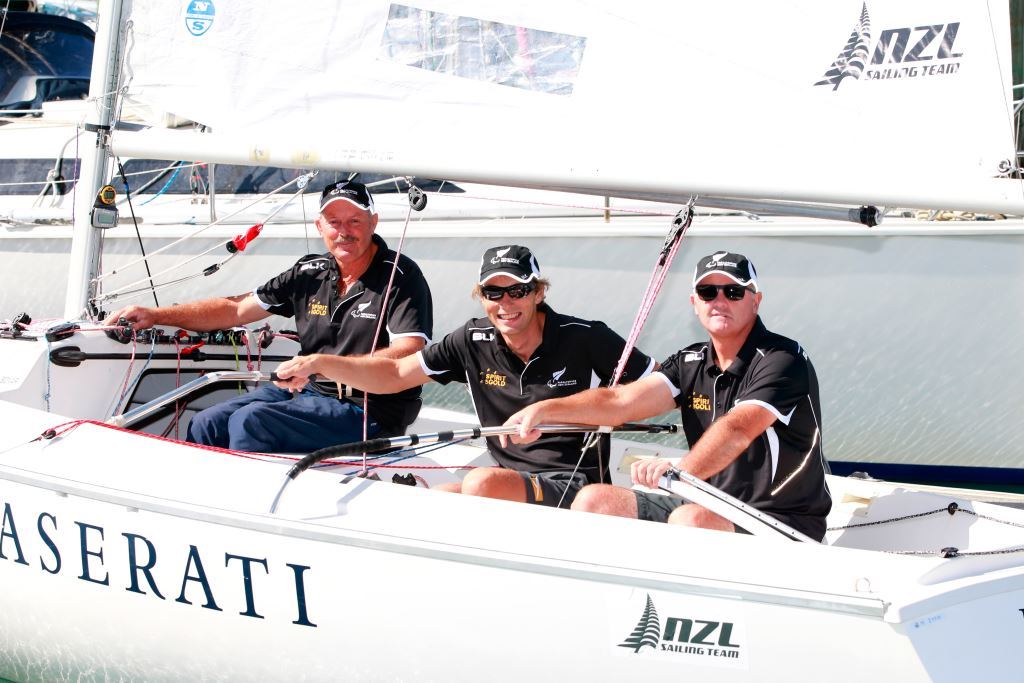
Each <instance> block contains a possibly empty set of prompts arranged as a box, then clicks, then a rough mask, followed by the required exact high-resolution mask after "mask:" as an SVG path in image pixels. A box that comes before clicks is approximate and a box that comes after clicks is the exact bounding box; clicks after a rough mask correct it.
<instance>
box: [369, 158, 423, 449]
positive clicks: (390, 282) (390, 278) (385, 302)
mask: <svg viewBox="0 0 1024 683" xmlns="http://www.w3.org/2000/svg"><path fill="white" fill-rule="evenodd" d="M406 182H408V183H409V208H408V210H407V211H406V214H405V224H404V225H403V226H402V234H401V236H400V237H399V238H398V247H397V248H396V249H395V261H394V263H392V264H391V274H390V275H389V276H388V285H387V287H385V288H384V297H383V299H382V300H381V303H380V316H378V318H377V329H376V330H374V332H373V342H372V343H371V344H370V357H371V358H372V357H373V354H374V352H375V351H376V350H377V340H378V339H379V338H380V329H381V327H382V326H383V324H384V316H385V315H387V307H388V301H389V299H390V298H391V286H392V285H393V284H394V282H395V273H396V272H397V271H398V260H399V259H400V258H401V257H402V247H403V246H404V245H405V235H406V233H407V232H408V230H409V222H410V220H411V219H412V212H413V209H414V203H413V201H412V197H413V189H414V188H415V186H414V185H413V184H412V178H408V179H407V180H406ZM415 189H418V188H415ZM420 208H421V209H422V208H423V207H422V206H421V207H420ZM369 402H370V394H369V392H366V391H364V392H363V441H366V440H367V439H368V438H369V436H368V435H367V430H368V429H369V417H368V415H369V412H368V408H369ZM365 464H366V452H365V451H364V452H363V465H364V466H365Z"/></svg>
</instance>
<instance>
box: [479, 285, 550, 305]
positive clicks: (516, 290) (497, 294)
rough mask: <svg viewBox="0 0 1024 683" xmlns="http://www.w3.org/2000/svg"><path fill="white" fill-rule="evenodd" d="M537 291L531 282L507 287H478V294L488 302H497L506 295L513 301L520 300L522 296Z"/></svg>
mask: <svg viewBox="0 0 1024 683" xmlns="http://www.w3.org/2000/svg"><path fill="white" fill-rule="evenodd" d="M535 289H537V285H536V284H535V283H533V282H525V283H523V284H519V285H509V286H508V287H497V286H495V285H484V286H482V287H480V293H481V294H483V295H484V298H485V299H487V300H488V301H499V300H500V299H501V297H503V296H505V295H506V294H508V295H509V296H510V297H512V298H513V299H522V298H523V297H524V296H526V295H527V294H529V293H530V292H532V291H533V290H535Z"/></svg>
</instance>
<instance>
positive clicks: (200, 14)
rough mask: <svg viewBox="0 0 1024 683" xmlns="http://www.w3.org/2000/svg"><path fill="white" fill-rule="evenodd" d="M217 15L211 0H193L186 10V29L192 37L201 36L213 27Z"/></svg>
mask: <svg viewBox="0 0 1024 683" xmlns="http://www.w3.org/2000/svg"><path fill="white" fill-rule="evenodd" d="M216 13H217V12H216V10H215V9H214V7H213V3H212V2H210V0H192V1H191V2H189V3H188V9H187V10H185V28H187V29H188V32H189V33H191V34H192V35H194V36H201V35H203V34H204V33H206V32H207V31H209V30H210V27H211V26H213V17H214V15H215V14H216Z"/></svg>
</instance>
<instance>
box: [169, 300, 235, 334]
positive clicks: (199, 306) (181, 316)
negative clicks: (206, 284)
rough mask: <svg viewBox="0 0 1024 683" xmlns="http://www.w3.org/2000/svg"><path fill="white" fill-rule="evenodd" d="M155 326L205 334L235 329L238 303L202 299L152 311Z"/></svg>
mask: <svg viewBox="0 0 1024 683" xmlns="http://www.w3.org/2000/svg"><path fill="white" fill-rule="evenodd" d="M153 318H154V321H155V322H154V324H155V325H168V326H170V327H181V328H184V329H186V330H195V331H197V332H207V331H209V330H220V329H226V328H230V327H235V326H237V325H239V324H242V323H241V322H240V321H239V315H238V301H237V300H236V298H235V297H230V298H229V297H220V298H215V299H203V300H202V301H191V302H188V303H184V304H175V305H173V306H164V307H161V308H156V309H153Z"/></svg>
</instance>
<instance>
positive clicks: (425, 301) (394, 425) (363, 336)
mask: <svg viewBox="0 0 1024 683" xmlns="http://www.w3.org/2000/svg"><path fill="white" fill-rule="evenodd" d="M377 218H378V217H377V213H376V210H375V208H374V205H373V198H372V196H371V195H370V192H369V190H368V189H367V188H366V186H365V185H363V184H361V183H357V182H352V181H341V182H336V183H333V184H331V185H328V186H327V187H326V188H324V190H323V193H322V194H321V196H320V215H319V216H318V217H317V219H316V228H317V230H318V231H319V232H320V235H321V237H322V238H323V240H324V245H325V246H326V247H327V253H324V254H311V255H308V256H304V257H302V258H301V259H299V261H298V262H297V263H296V264H295V265H294V266H293V267H292V268H290V269H289V270H287V271H285V272H283V273H281V274H280V275H278V276H277V277H275V278H273V279H271V280H269V281H268V282H266V283H265V284H263V285H261V286H260V287H258V288H256V290H255V291H253V292H250V293H248V294H240V295H237V296H230V297H214V298H211V299H203V300H200V301H194V302H191V303H184V304H177V305H174V306H166V307H160V308H146V307H141V306H128V307H127V308H124V309H122V310H120V311H117V312H116V313H114V314H112V315H111V316H110V317H109V318H107V321H106V324H108V325H113V324H117V322H118V321H119V320H120V319H122V318H123V319H124V320H126V321H128V322H129V323H131V324H132V325H133V327H134V328H135V329H145V328H148V327H153V326H154V325H168V326H173V327H181V328H185V329H189V330H196V331H209V330H218V329H226V328H232V327H237V326H240V325H246V324H248V323H253V322H256V321H258V320H262V319H264V318H268V317H270V316H271V315H275V314H276V315H281V316H284V317H293V316H294V318H295V324H296V326H297V328H298V333H299V343H300V345H301V348H302V350H301V352H300V353H301V355H309V354H314V353H319V354H326V355H331V356H336V355H341V356H350V355H358V356H361V355H367V354H368V353H369V352H370V351H371V348H370V347H371V343H372V341H373V337H374V333H375V331H376V330H377V327H378V323H379V322H380V316H381V305H382V303H383V300H384V295H385V290H386V289H387V287H388V281H389V278H390V276H391V272H392V266H393V264H394V263H395V258H396V254H395V252H394V251H392V250H391V249H388V246H387V244H386V243H385V242H384V240H383V239H381V238H380V237H379V236H378V235H376V234H375V233H374V231H375V230H376V227H377ZM383 315H384V320H383V324H381V325H380V334H379V338H378V340H377V346H376V349H375V350H374V356H375V357H382V358H402V357H405V356H408V355H410V354H414V353H416V352H417V351H419V350H421V349H422V348H423V347H424V346H425V345H426V343H427V342H428V341H429V339H430V335H431V334H432V327H433V305H432V302H431V297H430V288H429V287H428V286H427V281H426V279H425V278H424V277H423V274H422V272H421V271H420V268H419V266H417V265H416V263H415V262H414V261H413V260H412V259H410V258H408V257H406V256H401V257H400V258H399V259H398V268H397V270H396V271H395V276H394V282H393V283H392V285H391V289H390V295H389V296H388V302H387V310H386V311H384V312H383ZM362 405H363V393H362V392H360V391H354V390H351V389H348V388H346V387H343V386H341V385H338V384H336V383H334V382H329V381H319V382H310V383H309V384H308V385H306V386H305V387H304V388H303V390H302V391H301V392H297V393H295V394H294V396H293V392H291V391H287V390H285V389H280V388H278V387H276V386H273V385H271V384H266V385H263V386H260V387H259V388H258V389H256V390H255V391H252V392H249V393H247V394H245V395H243V396H239V397H237V398H234V399H231V400H228V401H225V402H223V403H219V404H217V405H215V406H212V407H210V408H207V409H206V410H204V411H202V412H200V413H198V414H196V415H195V416H194V417H193V418H192V420H191V421H190V423H189V426H188V436H187V439H188V441H191V442H194V443H200V444H205V445H210V446H219V447H222V448H230V449H233V450H241V451H256V452H262V453H284V452H309V451H314V450H316V449H318V448H323V447H325V446H330V445H333V444H337V443H345V442H349V441H358V440H361V439H362V438H363V409H362ZM419 409H420V388H419V387H418V386H417V387H414V388H409V389H407V390H404V391H398V392H395V393H391V394H384V395H382V394H374V395H371V396H370V397H369V403H368V407H367V410H368V413H369V415H368V420H367V427H368V436H371V437H372V436H375V435H392V434H402V433H404V431H405V429H406V427H408V426H409V424H411V423H412V421H413V420H414V419H415V417H416V415H417V414H418V413H419Z"/></svg>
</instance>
